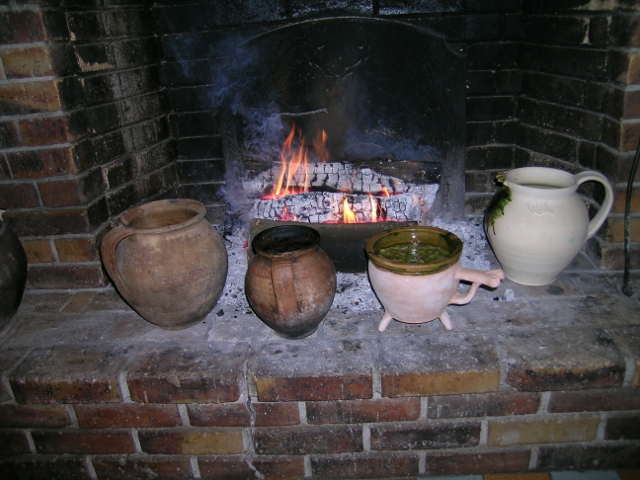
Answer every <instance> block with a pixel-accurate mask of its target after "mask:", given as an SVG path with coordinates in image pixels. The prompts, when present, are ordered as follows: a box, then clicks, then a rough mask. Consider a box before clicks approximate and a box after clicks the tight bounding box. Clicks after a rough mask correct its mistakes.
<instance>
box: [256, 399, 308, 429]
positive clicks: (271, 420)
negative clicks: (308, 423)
mask: <svg viewBox="0 0 640 480" xmlns="http://www.w3.org/2000/svg"><path fill="white" fill-rule="evenodd" d="M251 408H252V409H253V411H254V412H255V421H254V423H255V426H256V427H275V426H287V425H298V424H299V423H300V409H299V408H298V403H297V402H274V403H254V404H252V405H251Z"/></svg>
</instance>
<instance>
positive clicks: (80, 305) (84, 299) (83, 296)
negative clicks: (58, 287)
mask: <svg viewBox="0 0 640 480" xmlns="http://www.w3.org/2000/svg"><path fill="white" fill-rule="evenodd" d="M95 295H96V292H78V293H76V294H75V295H74V296H73V298H71V300H70V301H69V303H67V304H66V305H65V306H64V308H63V309H62V310H60V313H79V312H81V311H82V309H84V307H85V306H86V305H87V303H89V301H91V299H92V298H93V297H95Z"/></svg>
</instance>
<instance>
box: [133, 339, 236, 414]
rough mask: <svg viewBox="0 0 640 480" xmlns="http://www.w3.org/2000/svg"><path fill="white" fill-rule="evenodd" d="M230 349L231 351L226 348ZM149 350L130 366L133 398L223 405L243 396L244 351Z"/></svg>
mask: <svg viewBox="0 0 640 480" xmlns="http://www.w3.org/2000/svg"><path fill="white" fill-rule="evenodd" d="M227 350H228V349H227ZM227 350H225V349H224V348H222V347H216V346H213V345H208V346H206V348H202V347H196V346H189V347H188V348H186V347H171V346H167V347H164V348H158V347H150V348H148V349H145V350H143V351H142V353H141V354H140V355H138V357H137V358H136V360H135V361H134V362H133V363H132V365H131V366H130V367H129V371H128V374H127V383H128V385H129V391H130V392H131V399H132V400H134V401H137V402H147V403H209V402H213V403H221V402H234V401H236V400H237V399H238V397H239V396H240V387H239V385H238V381H239V378H240V376H241V375H242V365H243V362H244V354H245V352H244V348H243V347H242V346H238V347H237V348H234V349H232V350H230V351H227Z"/></svg>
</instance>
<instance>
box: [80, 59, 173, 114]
mask: <svg viewBox="0 0 640 480" xmlns="http://www.w3.org/2000/svg"><path fill="white" fill-rule="evenodd" d="M159 84H160V82H159V74H158V71H157V69H156V67H155V66H154V67H143V68H136V69H129V70H125V71H117V72H110V73H106V74H100V75H94V76H91V77H88V78H86V79H84V80H83V86H84V97H85V99H86V103H87V105H94V104H99V103H105V102H111V101H114V100H119V99H123V98H127V97H133V96H137V95H143V94H145V93H148V92H151V91H155V90H157V89H158V86H159Z"/></svg>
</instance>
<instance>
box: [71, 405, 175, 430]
mask: <svg viewBox="0 0 640 480" xmlns="http://www.w3.org/2000/svg"><path fill="white" fill-rule="evenodd" d="M75 412H76V417H77V418H78V424H79V425H80V427H81V428H145V427H146V428H160V427H175V426H179V425H182V420H181V418H180V414H179V413H178V407H177V405H155V404H137V403H126V404H109V405H75Z"/></svg>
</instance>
